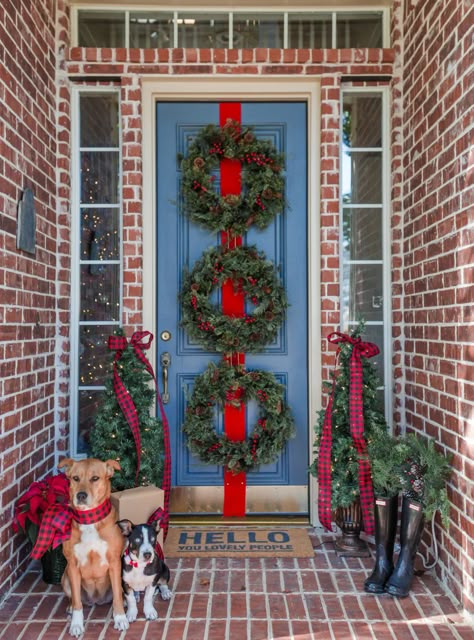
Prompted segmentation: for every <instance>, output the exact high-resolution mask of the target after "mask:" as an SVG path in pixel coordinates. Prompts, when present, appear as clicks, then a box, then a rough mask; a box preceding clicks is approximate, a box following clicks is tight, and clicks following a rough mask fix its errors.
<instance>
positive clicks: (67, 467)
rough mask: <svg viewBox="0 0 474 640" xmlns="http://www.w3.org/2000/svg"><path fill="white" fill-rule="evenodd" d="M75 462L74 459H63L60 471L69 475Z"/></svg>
mask: <svg viewBox="0 0 474 640" xmlns="http://www.w3.org/2000/svg"><path fill="white" fill-rule="evenodd" d="M74 462H75V460H73V459H72V458H63V459H62V460H60V461H59V462H58V469H64V473H65V474H66V475H67V474H68V472H69V470H70V468H71V467H72V465H73V464H74Z"/></svg>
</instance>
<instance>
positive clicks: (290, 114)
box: [155, 102, 309, 514]
mask: <svg viewBox="0 0 474 640" xmlns="http://www.w3.org/2000/svg"><path fill="white" fill-rule="evenodd" d="M156 118H157V128H156V129H157V141H156V142H157V163H156V171H157V213H156V215H157V224H156V228H157V260H156V263H157V327H156V328H155V333H156V349H157V353H156V363H157V365H156V366H157V373H158V377H159V379H161V375H160V371H161V361H162V356H163V354H164V353H167V354H169V355H170V366H169V369H168V387H169V401H168V403H167V404H166V406H165V408H166V413H167V416H168V420H169V423H170V429H171V443H172V465H173V476H172V485H173V490H172V500H171V511H172V513H189V512H192V513H221V505H222V491H223V488H222V487H223V469H222V467H218V466H216V467H213V466H208V465H204V464H202V463H201V462H200V460H199V459H197V458H195V457H193V456H191V455H190V454H189V452H188V449H187V446H186V441H185V436H184V434H183V433H182V431H181V425H182V423H183V417H184V415H185V409H186V397H189V393H190V390H191V389H192V384H193V379H194V378H195V377H196V376H197V375H199V374H200V373H201V372H202V371H204V369H205V368H206V367H207V364H208V363H209V361H214V362H216V363H217V362H219V361H220V359H221V356H220V355H219V354H215V353H208V352H205V351H204V350H203V348H202V347H200V346H198V345H196V344H194V343H192V342H191V341H190V340H189V339H188V337H187V335H186V333H185V332H184V331H183V329H181V328H180V307H179V304H178V293H179V290H180V286H181V282H182V274H183V270H185V269H186V268H192V266H193V264H194V263H195V261H196V260H197V259H198V258H199V257H200V256H201V255H202V253H203V252H204V251H205V250H206V249H208V248H209V247H211V246H216V245H218V244H219V242H220V238H219V237H218V234H215V235H213V234H211V233H210V232H208V231H206V230H203V229H201V228H199V227H197V226H196V225H194V224H192V223H190V222H189V220H188V219H187V218H186V217H185V216H184V215H183V214H182V211H181V207H182V199H181V196H180V166H179V162H178V160H177V157H178V154H181V155H182V156H185V155H186V150H187V146H188V145H189V142H190V141H191V140H192V139H193V137H195V136H196V134H197V133H198V132H199V130H200V128H201V127H203V126H205V125H207V124H210V123H213V124H217V125H218V124H219V103H218V102H207V103H204V102H198V103H196V102H194V103H190V102H159V103H158V104H157V111H156ZM242 123H243V124H244V125H251V126H252V127H254V131H255V133H256V135H257V137H261V138H265V139H270V140H272V142H273V144H274V145H275V147H276V148H277V149H278V150H279V151H283V152H284V154H285V158H286V167H285V168H286V194H285V195H286V199H287V201H288V204H289V206H288V208H287V210H286V211H285V213H284V214H283V215H280V216H277V218H276V219H275V221H274V222H273V223H272V224H271V226H270V227H268V228H267V229H266V230H264V231H259V230H254V229H251V230H249V232H248V233H247V234H246V236H245V238H244V244H247V245H253V244H254V245H256V246H257V247H258V249H259V250H262V251H264V252H265V254H266V256H267V258H268V259H269V260H272V261H273V262H274V264H275V265H276V267H277V268H279V274H280V277H281V279H282V282H283V285H284V286H285V288H286V291H287V295H288V299H289V303H290V307H289V309H288V312H287V319H286V321H285V322H284V325H283V326H282V328H281V330H280V333H279V335H278V337H277V338H276V339H275V341H274V343H273V344H271V345H269V346H268V347H267V348H265V350H264V351H262V352H261V353H257V354H251V355H250V354H246V357H245V362H246V367H247V368H248V369H263V370H267V371H271V372H273V373H274V374H275V376H276V378H277V380H278V381H279V382H281V383H282V384H284V385H285V387H286V389H287V401H288V404H289V406H290V407H291V409H292V412H293V416H294V418H295V424H296V437H295V438H294V439H292V440H290V441H289V443H288V445H287V447H286V448H285V450H284V451H283V453H282V455H281V456H280V458H279V459H278V460H277V462H275V463H274V464H272V465H267V466H265V467H261V468H260V469H258V471H255V472H253V473H251V474H248V476H247V510H246V511H247V513H248V514H256V513H259V514H268V513H275V512H279V513H284V514H292V513H299V514H302V513H307V512H308V496H307V491H308V473H307V468H308V464H309V454H308V442H309V435H308V429H309V420H308V339H307V333H308V331H307V318H308V304H307V232H306V230H307V200H306V199H307V172H306V163H307V143H306V140H307V136H306V104H305V103H300V102H282V103H274V102H272V103H264V102H245V103H242ZM251 413H252V407H249V408H248V416H247V418H248V419H247V424H248V425H250V430H251V429H252V425H253V420H252V416H251ZM217 422H218V424H216V429H221V428H222V425H221V424H219V420H217ZM221 422H222V421H221Z"/></svg>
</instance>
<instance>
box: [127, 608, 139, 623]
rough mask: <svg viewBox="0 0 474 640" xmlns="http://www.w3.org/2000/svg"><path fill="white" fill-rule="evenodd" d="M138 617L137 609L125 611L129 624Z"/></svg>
mask: <svg viewBox="0 0 474 640" xmlns="http://www.w3.org/2000/svg"><path fill="white" fill-rule="evenodd" d="M137 616H138V609H137V608H136V607H135V609H132V608H129V609H127V620H128V621H129V622H135V620H136V619H137Z"/></svg>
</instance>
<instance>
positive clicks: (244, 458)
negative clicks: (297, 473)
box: [183, 362, 294, 473]
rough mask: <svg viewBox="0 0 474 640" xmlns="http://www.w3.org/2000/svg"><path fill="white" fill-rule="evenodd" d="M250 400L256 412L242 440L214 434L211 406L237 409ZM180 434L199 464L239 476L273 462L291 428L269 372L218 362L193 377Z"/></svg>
mask: <svg viewBox="0 0 474 640" xmlns="http://www.w3.org/2000/svg"><path fill="white" fill-rule="evenodd" d="M250 400H254V401H256V402H257V404H258V405H259V409H260V414H259V417H258V420H257V423H256V425H255V426H254V428H253V431H252V432H251V433H250V434H249V436H248V438H247V440H244V441H234V440H229V439H228V438H227V436H226V435H225V434H222V435H219V434H218V433H217V432H216V430H215V428H214V423H215V419H216V415H215V413H216V412H215V408H216V407H218V408H220V409H223V407H224V404H225V403H230V404H232V405H234V406H235V407H240V406H241V404H247V403H248V402H249V401H250ZM183 431H184V433H185V434H186V435H187V442H188V447H189V449H190V450H191V452H192V453H193V454H195V455H196V456H199V458H200V460H201V461H202V462H204V463H207V464H216V465H224V466H225V467H227V468H228V469H229V470H231V471H233V472H234V473H239V472H241V471H244V472H248V471H251V470H253V469H255V468H256V467H258V466H259V465H262V464H269V463H271V462H274V461H275V460H276V459H277V457H278V455H279V454H280V453H281V451H282V449H283V447H284V446H285V444H286V442H287V440H288V439H289V438H290V437H293V435H294V425H293V418H292V416H291V413H290V410H289V408H288V407H287V405H286V404H285V401H284V387H283V386H282V385H280V384H278V382H277V381H276V379H275V377H274V375H273V374H272V373H269V372H266V371H244V370H242V369H240V368H236V367H232V366H230V365H229V364H227V363H226V362H222V363H221V364H220V365H219V366H216V365H215V364H213V363H210V364H209V366H208V367H207V369H206V370H205V371H204V372H203V373H202V374H201V375H200V376H198V377H197V378H196V380H195V382H194V388H193V393H192V397H191V398H190V399H189V400H188V404H187V408H186V417H185V422H184V425H183Z"/></svg>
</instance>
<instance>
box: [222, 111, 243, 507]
mask: <svg viewBox="0 0 474 640" xmlns="http://www.w3.org/2000/svg"><path fill="white" fill-rule="evenodd" d="M229 120H233V121H235V122H241V121H242V110H241V104H240V103H238V102H223V103H221V104H220V105H219V124H220V126H221V127H222V126H224V125H225V124H226V123H227V122H228V121H229ZM220 176H221V195H223V196H226V195H239V194H240V191H241V188H242V182H241V176H242V173H241V164H240V161H239V160H233V159H230V158H223V159H222V160H221V162H220ZM221 243H222V244H223V245H224V246H227V247H228V248H229V249H235V248H236V247H240V246H241V245H242V238H241V237H240V236H232V235H231V234H229V233H227V232H225V231H223V232H222V234H221ZM222 313H224V314H225V315H227V316H234V317H236V318H240V317H242V316H243V315H244V314H245V298H244V294H243V293H242V291H241V290H240V287H239V289H238V290H237V291H236V290H235V285H234V283H233V281H232V280H231V279H228V280H226V281H225V282H224V284H223V285H222ZM227 361H228V362H229V363H230V364H231V365H232V366H234V367H235V366H244V365H245V355H244V354H243V353H233V354H232V356H231V357H230V358H227ZM240 394H241V391H240V389H238V390H236V392H235V393H234V397H235V398H238V397H240ZM224 432H225V434H226V436H227V437H228V438H229V439H230V440H237V441H241V440H245V406H244V405H243V404H240V405H239V406H238V407H235V406H233V405H232V404H230V403H226V404H225V406H224ZM246 479H247V476H246V474H245V473H237V474H236V473H233V472H232V471H230V470H229V469H224V505H223V515H224V516H225V517H242V516H244V515H245V499H246V488H247V481H246Z"/></svg>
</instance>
